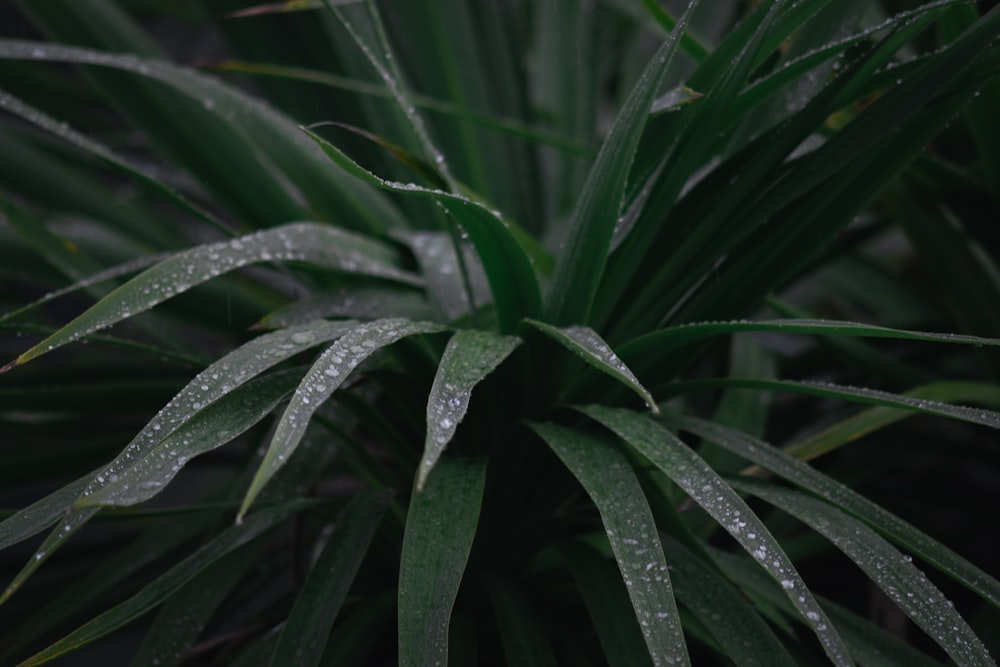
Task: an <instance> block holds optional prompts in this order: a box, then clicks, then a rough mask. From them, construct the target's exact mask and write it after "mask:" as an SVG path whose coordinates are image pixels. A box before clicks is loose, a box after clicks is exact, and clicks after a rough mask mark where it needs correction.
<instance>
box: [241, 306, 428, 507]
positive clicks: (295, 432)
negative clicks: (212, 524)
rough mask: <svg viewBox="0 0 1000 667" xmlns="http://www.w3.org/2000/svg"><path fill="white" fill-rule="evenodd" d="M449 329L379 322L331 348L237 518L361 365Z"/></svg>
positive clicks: (303, 386) (282, 425)
mask: <svg viewBox="0 0 1000 667" xmlns="http://www.w3.org/2000/svg"><path fill="white" fill-rule="evenodd" d="M444 330H445V327H443V326H441V325H438V324H431V323H428V322H411V321H409V320H403V319H383V320H375V321H374V322H369V323H366V324H359V325H356V326H355V327H354V328H352V329H351V330H350V331H349V332H348V333H346V334H345V335H344V336H343V338H341V339H340V340H338V341H337V342H335V343H334V344H333V345H331V346H330V347H328V348H327V349H326V351H325V352H323V354H321V355H320V357H319V358H318V359H317V360H316V362H315V363H314V364H313V365H312V367H311V368H310V369H309V372H308V373H306V376H305V377H304V378H303V379H302V382H301V383H300V384H299V386H298V388H297V389H296V390H295V395H294V396H293V397H292V400H291V401H290V402H289V404H288V407H287V408H285V412H284V413H283V414H282V415H281V421H280V422H278V426H277V427H276V428H275V430H274V437H273V438H272V439H271V444H270V445H269V446H268V448H267V453H266V454H265V455H264V460H263V461H261V463H260V467H259V468H258V469H257V473H256V474H255V475H254V478H253V481H251V482H250V488H249V489H247V492H246V494H245V495H244V497H243V504H242V505H241V506H240V512H239V514H238V515H237V519H236V520H237V521H240V520H241V519H242V517H243V515H245V514H246V512H247V510H248V509H249V508H250V505H252V504H253V501H254V499H255V498H256V497H257V495H258V494H259V493H260V491H261V489H263V488H264V485H265V484H267V481H268V480H269V479H271V477H272V476H273V475H274V474H275V473H276V472H278V470H280V469H281V467H282V466H283V465H284V464H285V462H286V461H287V460H288V459H289V458H290V457H291V455H292V452H294V451H295V448H296V447H298V445H299V441H301V440H302V436H303V435H304V434H305V432H306V428H307V427H308V426H309V421H310V420H311V418H312V415H313V413H314V412H316V410H317V409H318V408H319V407H320V405H322V404H323V402H324V401H325V400H326V399H328V398H329V397H330V396H331V395H332V394H333V392H334V391H336V390H337V388H338V387H339V386H340V385H341V383H342V382H343V381H344V380H346V379H347V376H348V375H350V374H351V371H353V370H354V369H355V368H357V367H358V365H359V364H360V363H361V362H363V361H364V360H365V359H367V358H368V357H369V356H371V355H372V354H374V353H376V352H378V351H379V350H380V349H381V348H383V347H385V346H387V345H391V344H392V343H395V342H396V341H397V340H399V339H401V338H405V337H407V336H414V335H416V334H421V333H437V332H439V331H444Z"/></svg>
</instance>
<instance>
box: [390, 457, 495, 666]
mask: <svg viewBox="0 0 1000 667" xmlns="http://www.w3.org/2000/svg"><path fill="white" fill-rule="evenodd" d="M485 484H486V464H485V462H483V461H471V460H453V459H443V460H441V461H440V462H439V463H438V465H437V466H436V467H435V469H434V473H433V474H432V475H431V476H430V478H429V479H428V480H427V486H426V488H425V489H424V492H423V493H418V494H414V496H413V498H412V500H411V501H410V511H409V513H408V514H407V516H406V532H405V533H404V535H403V552H402V555H401V557H400V558H401V562H400V566H399V664H400V665H401V666H402V667H422V666H423V665H434V664H439V665H445V664H447V662H448V627H449V625H450V623H451V611H452V607H453V606H454V604H455V597H456V596H457V595H458V589H459V586H460V584H461V582H462V574H463V572H464V571H465V564H466V561H467V560H468V558H469V551H470V550H471V549H472V541H473V539H474V537H475V535H476V525H477V524H478V522H479V508H480V504H481V502H482V498H483V489H484V487H485Z"/></svg>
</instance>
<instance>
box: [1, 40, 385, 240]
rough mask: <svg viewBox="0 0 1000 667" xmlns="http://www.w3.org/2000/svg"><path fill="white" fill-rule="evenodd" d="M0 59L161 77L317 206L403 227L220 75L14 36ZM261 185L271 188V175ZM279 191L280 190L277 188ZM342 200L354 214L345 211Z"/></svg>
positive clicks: (380, 201)
mask: <svg viewBox="0 0 1000 667" xmlns="http://www.w3.org/2000/svg"><path fill="white" fill-rule="evenodd" d="M0 59H14V60H34V61H50V62H65V63H74V64H80V65H96V66H100V67H109V68H112V69H118V70H123V71H126V72H131V73H133V74H137V75H139V76H141V77H145V78H148V79H153V80H156V81H159V82H161V83H163V84H165V85H167V86H170V87H171V88H173V89H174V90H176V91H177V92H180V93H182V94H184V95H185V96H187V97H189V98H190V99H191V100H193V101H194V102H195V103H197V104H198V105H200V106H201V107H202V108H203V109H204V110H205V111H206V112H208V113H210V114H214V115H215V116H216V117H217V118H218V122H222V123H225V125H226V127H227V128H229V129H230V130H232V131H234V132H236V133H237V134H238V135H239V137H240V138H241V139H242V140H243V141H244V142H245V143H246V144H247V146H244V147H243V149H242V152H243V153H244V154H246V155H247V156H249V157H250V159H253V160H255V161H257V162H260V161H262V160H263V161H264V162H269V161H273V162H274V164H275V165H276V166H277V167H278V168H280V169H281V170H282V171H283V172H284V174H285V175H286V177H287V180H288V182H289V183H290V184H294V188H297V189H298V190H300V191H304V192H305V193H306V196H307V198H308V199H309V201H310V202H311V203H312V204H313V205H314V206H315V208H316V209H317V210H322V211H323V212H324V214H326V215H329V216H331V217H332V216H338V217H340V218H342V219H343V220H344V221H345V222H352V221H354V220H357V221H359V222H361V223H362V225H363V226H364V227H366V228H367V229H368V230H382V229H385V228H392V227H403V226H404V225H403V223H402V220H401V219H400V217H399V214H398V212H397V211H396V210H395V209H394V208H393V207H392V206H391V205H390V204H389V203H388V202H386V201H385V200H384V198H383V197H382V196H381V195H378V193H376V192H375V191H372V190H370V189H368V188H367V187H365V186H361V187H358V185H357V184H356V183H355V184H352V183H350V182H349V181H348V179H345V178H342V177H341V176H340V175H338V174H336V173H332V172H330V171H329V170H327V169H324V168H323V158H322V154H320V153H319V152H318V151H317V150H316V148H315V146H314V145H312V143H311V142H309V141H307V140H306V139H305V138H304V137H302V136H301V134H300V133H299V132H297V130H296V129H295V128H296V126H295V124H294V123H293V122H292V121H291V120H290V119H289V118H287V117H286V116H284V115H283V114H281V113H280V112H278V111H276V110H275V109H273V108H271V107H270V106H268V105H266V104H264V103H262V102H260V101H258V100H256V99H254V98H252V97H250V96H249V95H247V94H245V93H243V92H242V91H240V90H238V89H237V88H234V87H232V86H229V85H227V84H225V83H223V82H222V81H219V80H218V79H215V78H213V77H209V76H207V75H205V74H202V73H199V72H196V71H193V70H190V69H187V68H184V67H178V66H176V65H173V64H171V63H167V62H163V61H160V60H153V59H144V58H139V57H136V56H134V55H130V54H129V55H120V54H115V53H106V52H102V51H97V50H94V49H85V48H78V47H73V46H64V45H57V44H49V43H42V42H30V41H22V40H12V39H0ZM265 155H266V159H265V158H264V156H265ZM261 166H262V167H264V166H265V165H261ZM267 166H269V165H267ZM262 185H267V186H269V187H271V188H275V184H274V179H273V178H272V179H270V182H267V181H265V182H263V183H262ZM277 190H278V191H279V192H280V188H277ZM286 196H287V195H286ZM345 204H346V205H347V206H348V207H349V209H350V210H351V211H352V213H354V216H344V215H343V213H344V210H343V207H344V205H345ZM355 216H356V217H355Z"/></svg>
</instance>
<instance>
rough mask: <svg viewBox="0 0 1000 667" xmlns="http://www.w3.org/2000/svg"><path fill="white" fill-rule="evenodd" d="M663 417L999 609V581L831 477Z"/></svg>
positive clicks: (741, 437) (763, 446)
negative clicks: (810, 496) (861, 525)
mask: <svg viewBox="0 0 1000 667" xmlns="http://www.w3.org/2000/svg"><path fill="white" fill-rule="evenodd" d="M666 418H667V419H668V420H669V421H670V422H671V423H672V424H675V425H676V426H677V428H682V429H684V430H687V431H690V432H692V433H694V434H696V435H698V436H700V437H703V438H707V439H709V440H711V441H712V442H714V443H716V444H718V445H719V446H721V447H725V448H726V449H728V450H729V451H731V452H733V453H734V454H737V455H739V456H741V457H743V458H745V459H747V460H748V461H751V462H752V463H754V464H756V465H758V466H760V467H761V468H763V469H764V470H767V471H769V472H772V473H774V474H776V475H778V476H780V477H782V478H784V479H787V480H788V481H790V482H792V483H793V484H796V485H798V486H800V487H802V488H803V489H807V490H809V491H811V492H813V493H815V494H817V495H818V496H820V497H821V498H823V499H825V500H827V501H829V502H831V503H833V504H834V505H836V506H837V507H839V508H841V509H843V510H845V511H847V512H850V513H851V514H853V515H854V516H855V517H857V518H859V519H861V520H862V521H865V522H866V523H868V524H869V525H870V526H872V527H873V528H875V529H876V530H878V531H879V532H880V533H882V534H883V535H885V536H886V537H888V538H889V539H891V540H892V541H894V542H896V543H897V544H899V545H900V546H902V547H904V548H905V549H907V550H909V551H910V552H912V553H914V554H916V555H918V556H920V557H921V558H923V559H924V560H926V561H927V562H928V563H931V564H932V565H934V566H935V567H937V568H938V569H940V570H941V571H942V572H944V573H945V574H947V575H948V576H950V577H952V578H954V579H955V580H956V581H958V582H960V583H961V584H963V585H964V586H966V587H967V588H969V589H970V590H971V591H973V592H975V593H976V594H977V595H980V596H982V597H983V598H985V599H986V600H989V601H990V603H992V604H993V605H994V606H995V607H997V608H998V609H1000V581H997V580H996V579H995V578H994V577H992V576H990V575H989V574H987V573H986V572H984V571H983V570H981V569H980V568H978V567H976V566H975V565H973V564H972V563H970V562H969V561H967V560H965V559H964V558H962V557H961V556H959V555H958V554H956V553H955V552H953V551H952V550H951V549H948V548H947V547H945V546H944V545H943V544H941V543H939V542H937V541H936V540H934V539H931V538H930V537H928V536H927V535H926V534H924V533H923V532H921V531H919V530H917V529H916V528H914V527H913V526H911V525H910V524H909V523H907V522H905V521H903V520H902V519H900V518H898V517H896V516H895V515H893V514H891V513H890V512H887V511H886V510H885V509H883V508H882V507H880V506H879V505H877V504H875V503H873V502H872V501H870V500H868V499H867V498H865V497H864V496H862V495H860V494H858V493H856V492H854V491H852V490H851V489H850V488H848V487H847V486H845V485H843V484H841V483H840V482H838V481H836V480H835V479H833V478H832V477H829V476H827V475H824V474H822V473H820V472H819V471H817V470H815V469H813V468H812V467H811V466H809V465H808V464H806V463H803V462H802V461H799V460H798V459H795V458H793V457H791V456H789V455H788V454H786V453H784V452H782V451H781V450H778V449H775V448H774V447H772V446H770V445H769V444H767V443H766V442H763V441H760V440H757V439H755V438H751V437H750V436H748V435H746V434H745V433H740V432H739V431H734V430H732V429H727V428H725V427H722V426H720V425H718V424H713V423H711V422H706V421H704V420H700V419H693V418H689V417H676V416H673V415H670V416H668V417H666Z"/></svg>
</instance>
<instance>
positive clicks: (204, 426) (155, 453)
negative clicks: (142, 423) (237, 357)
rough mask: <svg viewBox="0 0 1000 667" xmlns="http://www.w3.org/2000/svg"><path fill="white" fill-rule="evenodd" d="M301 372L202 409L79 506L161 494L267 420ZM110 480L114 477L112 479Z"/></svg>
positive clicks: (276, 376) (255, 383)
mask: <svg viewBox="0 0 1000 667" xmlns="http://www.w3.org/2000/svg"><path fill="white" fill-rule="evenodd" d="M301 378H302V371H301V370H299V369H289V370H286V371H278V372H277V373H273V374H271V375H268V376H264V377H259V378H256V379H254V380H251V381H250V382H247V383H246V384H245V385H244V386H242V387H240V388H238V389H235V390H233V391H231V392H230V393H228V394H226V395H225V396H223V397H222V398H220V399H219V400H217V401H214V402H212V403H210V404H209V405H208V406H206V407H205V408H203V409H201V410H198V411H197V412H195V413H194V414H192V415H190V416H188V417H186V418H183V419H184V421H183V424H182V425H181V426H180V427H178V428H177V429H176V430H174V431H173V432H171V433H170V434H169V435H168V436H166V437H165V438H163V439H162V440H160V441H159V442H157V443H156V445H155V446H154V447H152V448H148V449H146V450H144V451H142V452H141V453H134V452H130V456H129V457H128V458H127V459H126V461H127V463H126V467H124V468H122V469H121V470H120V472H117V473H107V471H104V473H102V474H107V475H108V479H109V481H108V483H107V484H104V485H103V486H100V487H99V488H97V489H96V490H95V491H93V492H91V493H88V494H86V495H85V496H84V497H83V498H81V499H80V500H79V501H78V502H77V506H78V507H88V506H95V505H112V506H124V505H136V504H138V503H141V502H143V501H146V500H149V499H150V498H152V497H153V496H156V495H157V494H159V493H160V492H161V491H162V490H163V487H165V486H166V485H167V484H169V483H170V481H171V480H172V479H173V478H174V476H176V475H177V473H178V472H180V470H181V468H182V467H184V465H185V464H186V463H187V462H188V461H190V460H191V459H193V458H194V457H196V456H198V455H200V454H204V453H205V452H209V451H212V450H213V449H216V448H217V447H221V446H222V445H224V444H226V443H227V442H230V441H231V440H233V439H234V438H236V437H237V436H239V435H240V434H241V433H243V432H244V431H246V430H247V429H249V428H250V427H251V426H253V425H254V424H256V423H257V422H259V421H260V420H262V419H263V418H264V417H266V416H267V415H269V414H270V413H271V412H272V411H273V410H274V408H275V407H277V406H278V404H279V403H281V402H282V401H283V400H284V399H285V398H287V397H288V395H289V394H291V393H292V391H293V390H294V389H295V387H296V386H297V385H298V383H299V381H300V380H301ZM112 475H114V477H113V478H112Z"/></svg>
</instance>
